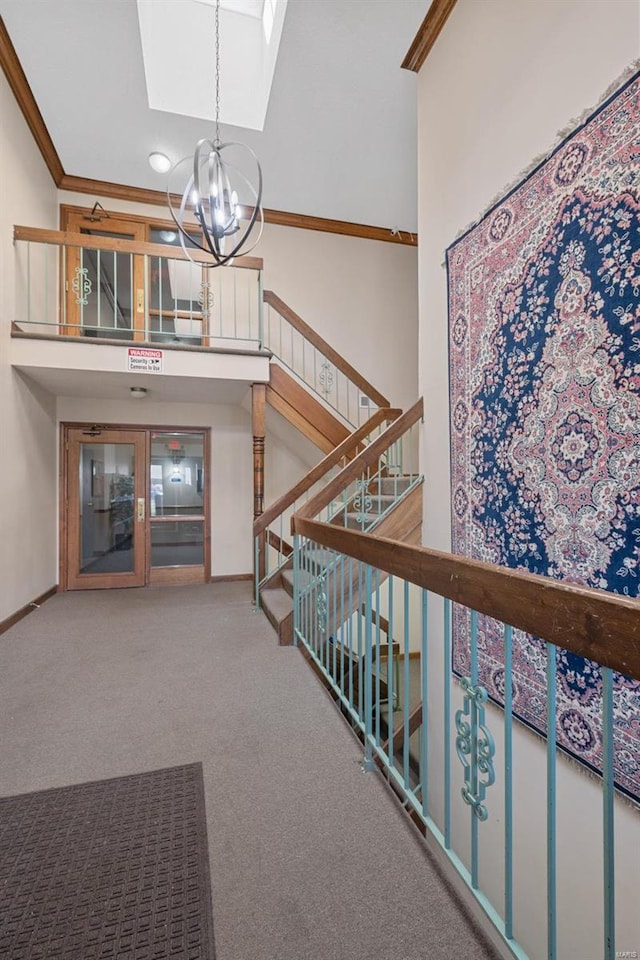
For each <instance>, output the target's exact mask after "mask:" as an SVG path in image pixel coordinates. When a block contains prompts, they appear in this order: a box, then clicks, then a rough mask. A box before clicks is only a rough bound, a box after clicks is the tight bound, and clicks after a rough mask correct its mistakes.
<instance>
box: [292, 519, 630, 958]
mask: <svg viewBox="0 0 640 960" xmlns="http://www.w3.org/2000/svg"><path fill="white" fill-rule="evenodd" d="M292 525H293V530H294V538H293V548H294V553H293V563H294V573H293V579H294V643H296V644H301V645H303V646H304V647H305V649H306V650H307V651H308V654H309V656H310V657H311V659H312V660H313V662H314V663H315V664H316V666H317V667H318V669H319V670H320V671H321V672H322V674H323V675H324V678H325V681H326V684H327V685H328V687H329V688H330V690H331V691H332V692H333V695H334V697H335V699H336V700H337V702H338V704H339V706H340V708H341V710H342V712H343V713H344V714H345V716H346V717H347V718H348V719H349V721H350V723H351V724H352V726H353V727H354V728H355V729H356V730H357V731H358V732H359V735H360V738H361V740H362V743H363V746H364V758H363V766H364V768H365V769H366V770H373V769H374V768H376V767H378V768H380V769H381V770H382V771H383V772H384V774H385V776H386V778H387V779H388V780H389V782H390V783H391V785H392V786H393V788H394V789H395V791H396V793H397V794H398V795H399V796H400V797H401V799H402V801H403V803H404V805H405V806H406V807H407V808H408V809H409V810H410V811H411V812H412V814H413V816H414V818H417V819H418V820H419V822H420V823H421V824H422V825H423V827H424V829H425V830H426V831H427V832H428V833H429V834H430V835H431V837H432V838H433V839H434V840H435V841H436V842H437V843H438V844H439V846H440V847H441V848H442V850H443V851H444V853H445V854H446V857H447V858H448V860H449V862H450V864H451V865H452V866H453V868H455V870H456V871H457V873H458V874H459V876H460V877H461V878H462V880H463V881H464V883H465V884H466V886H467V888H468V890H469V891H470V893H471V895H472V897H473V898H474V900H475V901H476V903H477V904H478V905H479V907H480V908H481V909H482V911H484V914H485V915H486V917H487V918H488V919H489V920H490V921H491V923H492V924H493V927H494V928H495V930H496V931H497V933H498V935H499V937H500V939H501V940H502V943H503V946H504V947H506V948H507V950H508V952H509V953H510V955H511V956H513V957H516V958H520V960H524V958H526V957H536V960H538V958H540V960H542V958H543V957H548V958H553V960H559V958H563V957H566V958H568V957H569V956H573V955H574V954H572V953H571V948H570V946H569V948H567V944H569V945H570V944H571V943H572V942H573V943H575V942H576V936H575V931H572V930H571V929H569V930H567V929H566V926H563V924H565V922H569V923H570V922H571V921H565V919H564V913H563V912H562V911H561V910H560V908H559V899H558V898H559V890H558V872H559V865H558V858H559V853H558V848H559V838H560V839H561V838H562V836H563V834H566V833H567V832H568V831H569V830H570V827H571V823H570V821H571V819H572V818H573V817H574V816H575V810H574V806H573V803H571V802H570V801H569V799H568V798H567V796H566V795H565V796H563V795H562V794H561V793H559V776H558V764H559V751H558V749H557V738H556V729H557V727H558V723H559V717H558V706H557V703H558V701H557V697H556V686H557V682H558V680H557V669H558V667H557V664H558V660H559V655H560V653H563V652H565V651H570V652H572V653H576V654H579V655H582V656H588V657H589V659H590V660H591V661H595V662H596V663H597V664H598V665H599V667H600V670H601V676H602V687H601V703H600V708H599V716H600V722H601V738H602V746H603V773H602V780H601V783H600V788H599V789H600V792H601V804H600V810H601V813H600V816H599V817H594V818H593V820H592V821H590V822H589V827H588V829H589V834H588V835H589V838H590V839H591V838H592V836H594V835H595V836H597V837H598V838H599V842H600V845H601V849H602V880H601V882H600V883H598V882H595V883H593V884H592V886H591V887H590V891H591V892H590V893H589V897H590V899H589V897H588V896H587V894H585V893H584V891H583V890H582V889H581V896H583V897H585V900H588V902H585V903H582V902H581V906H580V913H581V914H582V913H585V912H588V913H589V914H590V915H591V914H594V915H595V914H599V915H600V917H601V921H600V930H601V934H600V935H601V938H602V946H601V948H600V950H596V948H595V945H594V947H593V954H592V955H593V956H596V955H599V956H604V958H605V960H614V958H615V957H617V956H623V955H629V954H626V953H624V951H623V952H622V953H621V952H616V876H615V863H614V861H615V843H616V841H615V834H614V825H615V816H616V810H617V812H618V813H619V812H620V808H619V806H618V805H616V804H615V803H614V755H615V752H616V750H619V749H620V747H619V745H618V746H616V743H615V740H614V732H615V722H614V695H615V683H614V677H615V674H614V673H613V671H614V670H616V671H619V672H620V673H622V674H624V675H626V676H627V677H635V679H636V680H638V679H640V642H639V641H640V605H639V604H638V602H637V601H632V600H628V599H626V598H622V597H618V596H614V595H611V594H606V593H604V592H602V591H597V590H590V589H585V588H580V587H574V586H570V585H567V584H564V583H558V582H557V581H552V580H549V579H548V578H545V577H538V576H532V575H529V574H524V573H518V572H515V571H512V570H506V569H504V568H500V567H495V566H492V565H489V564H483V563H478V562H475V561H469V560H465V559H463V558H461V557H454V556H452V555H449V554H442V553H437V552H436V551H431V550H427V549H426V548H420V547H411V546H408V545H407V544H403V543H396V542H393V541H389V540H380V539H376V538H375V537H373V536H370V535H367V534H362V533H359V532H357V531H352V530H349V529H344V528H340V527H337V526H336V525H335V524H331V523H321V522H318V521H315V520H310V519H305V518H302V517H300V516H294V518H293V524H292ZM381 624H382V625H383V626H384V629H383V627H382V626H381ZM489 629H491V630H492V631H494V633H495V631H498V633H497V634H496V635H497V636H499V637H500V638H501V640H500V644H501V646H502V649H503V657H502V662H501V663H500V664H499V668H498V669H499V670H501V671H503V688H504V698H503V704H502V706H501V707H497V706H496V705H495V704H493V703H490V702H489V701H488V693H487V689H486V688H485V686H483V683H482V676H481V656H482V651H483V649H485V647H486V642H487V630H489ZM516 630H518V631H526V633H527V634H534V635H535V636H536V637H537V638H540V639H541V640H542V641H544V649H545V653H546V663H547V667H546V674H547V684H546V716H547V724H548V727H547V729H548V735H547V738H546V744H545V745H544V747H543V746H542V745H541V743H540V741H539V740H538V739H537V738H535V737H534V736H533V735H532V734H529V733H528V732H527V731H526V730H525V729H524V728H523V726H522V725H521V724H514V693H515V692H516V690H517V688H516V687H515V686H514V684H515V683H516V674H515V670H514V632H515V631H516ZM454 631H457V635H458V636H459V637H464V638H465V645H466V653H467V658H466V663H467V668H466V673H464V675H456V674H454V672H453V669H452V641H453V635H454ZM383 634H384V636H383ZM522 636H523V634H520V637H521V638H522ZM383 640H384V641H385V642H383ZM393 641H395V643H396V644H397V645H398V647H399V650H398V657H394V656H391V655H390V653H389V647H388V646H387V647H386V652H385V646H386V644H387V642H388V643H392V642H393ZM518 649H520V648H518ZM398 659H399V669H397V671H396V669H395V667H397V666H398ZM398 688H399V689H398ZM620 695H621V696H622V695H623V692H622V691H620ZM638 719H639V720H640V709H639V710H638ZM524 740H526V741H527V742H526V743H524V742H523V741H524ZM531 750H538V751H540V750H544V751H545V754H546V763H545V765H546V782H544V783H539V782H537V781H536V780H535V779H530V778H527V777H526V776H524V777H523V770H522V766H521V767H520V770H519V776H518V777H517V778H516V775H515V772H514V770H515V768H516V767H517V764H518V763H520V764H523V763H526V762H527V757H528V756H530V751H531ZM519 756H520V757H521V759H519V760H518V757H519ZM522 758H524V759H522ZM543 769H544V765H543ZM531 777H533V773H532V774H531ZM565 777H566V771H565ZM578 781H579V783H580V784H582V785H584V784H585V781H584V779H583V778H580V777H579V778H578ZM573 802H574V803H575V802H576V798H573ZM577 802H578V803H579V799H577ZM539 809H542V810H546V811H547V813H546V818H545V819H542V820H541V819H540V818H537V820H536V817H534V816H533V815H532V813H533V812H534V811H536V810H539ZM518 810H519V811H520V813H519V825H520V830H521V831H522V830H527V831H529V830H531V831H533V830H535V829H538V830H539V831H540V838H539V839H540V842H539V844H538V848H539V849H540V850H541V851H542V850H544V851H545V859H546V867H545V876H546V879H545V885H546V889H545V890H544V895H542V893H540V895H538V888H537V886H536V884H535V883H532V881H531V879H530V865H529V863H528V861H527V858H526V857H524V858H523V856H522V844H521V843H520V845H517V844H516V839H517V834H516V827H515V822H516V818H515V814H516V812H517V811H518ZM522 810H524V811H525V812H524V813H523V812H522ZM581 815H583V814H581ZM534 821H536V822H535V823H534ZM636 829H637V825H636ZM635 838H636V842H637V833H636V834H635ZM618 842H619V841H618ZM563 857H564V859H565V861H566V860H567V858H568V862H569V863H572V853H571V851H570V850H569V851H567V850H566V849H565V850H564V851H563ZM624 883H625V881H624V879H623V878H620V879H619V884H622V885H624ZM578 885H579V884H578V880H577V878H576V877H575V876H572V875H570V876H569V878H568V879H567V880H566V881H564V884H563V890H564V893H565V895H566V894H567V886H568V888H569V892H571V889H572V888H573V887H575V886H578ZM618 890H620V886H618ZM540 928H546V934H545V938H544V939H545V941H546V945H545V943H542V945H540V942H539V941H540V938H539V936H538V934H537V931H538V930H539V929H540ZM572 934H573V939H572ZM536 937H537V938H538V945H537V946H536ZM559 944H564V949H562V948H561V947H560V946H559ZM620 946H622V947H624V946H625V944H621V945H620ZM632 946H633V945H632ZM633 949H635V947H634V948H633Z"/></svg>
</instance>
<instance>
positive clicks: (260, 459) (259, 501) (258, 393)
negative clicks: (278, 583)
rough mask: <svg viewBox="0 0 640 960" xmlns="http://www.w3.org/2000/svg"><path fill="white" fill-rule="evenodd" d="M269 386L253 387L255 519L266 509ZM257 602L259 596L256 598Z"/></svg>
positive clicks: (262, 567) (261, 552) (262, 566)
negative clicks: (266, 421) (266, 434)
mask: <svg viewBox="0 0 640 960" xmlns="http://www.w3.org/2000/svg"><path fill="white" fill-rule="evenodd" d="M266 398H267V388H266V386H265V384H264V383H254V384H253V387H252V388H251V431H252V433H253V519H254V520H255V519H256V518H257V517H259V516H260V514H261V513H262V512H263V511H264V432H265V407H266ZM257 560H258V569H257V571H255V572H256V573H257V575H258V580H259V581H261V580H262V579H263V578H264V575H265V571H266V562H267V558H266V533H265V531H264V530H263V531H262V533H261V534H260V536H259V543H258V557H257ZM256 602H257V598H256Z"/></svg>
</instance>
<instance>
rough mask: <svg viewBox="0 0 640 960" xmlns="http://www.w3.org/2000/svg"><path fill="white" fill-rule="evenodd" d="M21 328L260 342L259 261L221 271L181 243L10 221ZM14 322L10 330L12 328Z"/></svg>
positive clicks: (172, 340) (161, 340) (219, 343)
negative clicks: (13, 224) (17, 224)
mask: <svg viewBox="0 0 640 960" xmlns="http://www.w3.org/2000/svg"><path fill="white" fill-rule="evenodd" d="M14 240H15V248H16V315H15V317H14V324H15V327H17V328H18V329H19V330H20V331H22V332H24V333H32V334H38V335H40V336H44V335H50V336H66V337H69V336H74V337H89V338H93V339H103V340H124V341H132V340H133V341H139V342H145V343H154V344H183V345H187V346H197V347H208V346H215V347H217V348H220V347H223V348H224V347H225V346H227V347H229V348H231V349H233V350H234V351H237V350H239V349H242V348H243V347H246V348H247V349H254V350H255V349H256V348H260V347H262V345H263V300H262V271H261V266H262V261H261V260H258V259H256V258H244V259H242V258H239V259H238V260H237V261H236V265H234V266H232V267H226V268H225V269H224V270H211V269H206V268H205V266H204V262H205V261H206V257H205V256H204V255H202V254H201V253H200V251H198V250H195V249H194V250H193V251H191V255H192V256H193V258H194V260H195V261H196V262H193V261H192V260H190V259H189V258H188V257H187V256H186V254H185V253H184V252H183V251H182V249H181V248H180V247H178V246H171V245H164V244H157V243H140V242H137V241H133V240H124V239H118V238H114V237H106V236H105V237H101V236H93V235H85V234H74V233H65V232H61V231H53V230H38V229H33V228H27V227H15V228H14ZM15 327H14V330H15Z"/></svg>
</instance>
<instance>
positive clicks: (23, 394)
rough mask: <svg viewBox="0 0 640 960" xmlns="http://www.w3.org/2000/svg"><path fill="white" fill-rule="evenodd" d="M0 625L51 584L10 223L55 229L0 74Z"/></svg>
mask: <svg viewBox="0 0 640 960" xmlns="http://www.w3.org/2000/svg"><path fill="white" fill-rule="evenodd" d="M0 128H1V129H2V136H1V137H0V442H1V444H2V471H0V620H3V619H4V618H5V617H7V616H9V615H10V614H12V613H14V612H15V611H16V610H17V609H19V608H20V607H21V606H23V605H24V604H26V603H28V602H29V601H31V600H33V599H34V598H35V597H37V596H38V595H39V594H41V593H43V592H44V591H45V590H47V589H49V588H50V587H52V586H54V585H55V584H56V582H57V579H58V577H57V568H56V435H55V406H54V402H53V398H52V397H51V396H50V395H49V394H47V393H46V392H45V391H43V390H40V389H38V388H37V387H35V386H33V385H32V384H31V382H30V381H28V380H26V379H25V378H23V377H21V376H20V375H19V374H17V373H16V372H14V371H13V370H12V369H11V367H10V366H9V354H10V346H11V343H10V329H11V321H12V319H13V318H14V317H15V273H16V271H15V263H16V252H15V249H14V247H13V243H12V233H13V226H14V224H24V225H27V226H37V227H49V228H51V227H56V226H57V195H56V190H55V187H54V185H53V182H52V180H51V177H50V175H49V172H48V170H47V169H46V167H45V165H44V163H43V161H42V159H41V157H40V153H39V151H38V149H37V147H36V145H35V143H34V141H33V138H32V136H31V134H30V132H29V130H28V128H27V126H26V124H25V122H24V119H23V117H22V114H21V113H20V110H19V109H18V107H17V105H16V102H15V100H14V98H13V94H12V93H11V91H10V89H9V87H8V85H7V82H6V80H5V77H4V74H3V73H1V72H0Z"/></svg>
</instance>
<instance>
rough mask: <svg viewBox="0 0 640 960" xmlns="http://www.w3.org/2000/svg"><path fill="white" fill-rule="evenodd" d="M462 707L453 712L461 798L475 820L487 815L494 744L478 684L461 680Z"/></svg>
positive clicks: (482, 694) (491, 780) (485, 817)
mask: <svg viewBox="0 0 640 960" xmlns="http://www.w3.org/2000/svg"><path fill="white" fill-rule="evenodd" d="M460 685H461V687H462V689H463V690H464V707H463V708H462V710H458V711H457V712H456V731H457V734H458V735H457V737H456V751H457V753H458V758H459V760H460V763H461V764H462V766H463V767H464V787H463V788H462V791H461V792H462V799H463V800H464V802H465V803H467V804H469V806H470V807H472V809H473V812H474V813H475V815H476V817H477V818H478V820H486V819H487V817H488V816H489V813H488V811H487V808H486V806H485V804H484V799H485V796H486V792H487V789H488V788H489V787H490V786H491V785H492V783H494V782H495V779H496V774H495V770H494V768H493V758H494V756H495V752H496V745H495V742H494V740H493V737H492V736H491V734H490V732H489V731H488V730H487V728H486V726H485V722H484V721H485V712H484V705H485V703H486V702H487V700H488V694H487V691H486V690H485V688H484V687H482V686H480V684H475V685H474V684H472V683H471V679H470V678H469V677H463V678H462V680H461V681H460Z"/></svg>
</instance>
